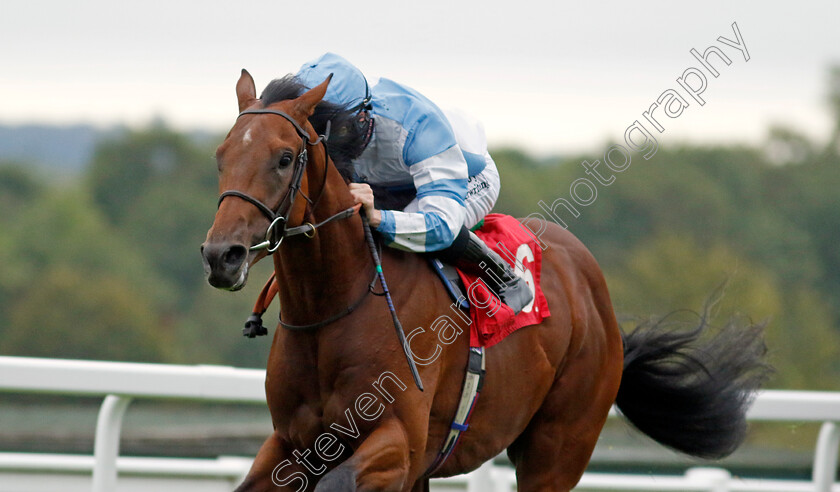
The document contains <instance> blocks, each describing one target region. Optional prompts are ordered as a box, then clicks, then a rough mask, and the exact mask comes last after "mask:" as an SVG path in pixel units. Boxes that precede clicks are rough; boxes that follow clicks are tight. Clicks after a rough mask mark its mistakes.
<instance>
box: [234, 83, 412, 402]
mask: <svg viewBox="0 0 840 492" xmlns="http://www.w3.org/2000/svg"><path fill="white" fill-rule="evenodd" d="M366 100H367V98H366ZM246 114H273V115H277V116H282V117H283V118H285V119H286V120H287V121H289V123H291V124H292V125H293V126H294V127H295V130H296V131H297V133H298V135H299V136H300V137H301V138H302V139H303V148H302V149H301V150H300V153H298V156H297V159H295V167H294V170H293V171H292V180H291V182H290V183H289V188H288V189H287V190H286V193H285V194H284V195H283V198H281V199H280V203H279V204H278V205H277V207H276V208H275V209H271V208H270V207H269V206H268V205H266V204H265V203H263V202H261V201H260V200H258V199H256V198H254V197H252V196H251V195H249V194H247V193H244V192H241V191H239V190H227V191H225V192H223V193H222V194H221V195H219V203H218V206H221V205H222V200H224V199H225V198H227V197H229V196H235V197H237V198H241V199H242V200H245V201H247V202H249V203H251V204H252V205H254V206H255V207H257V209H258V210H259V211H260V212H262V214H263V215H265V216H266V218H268V220H269V225H268V229H266V231H265V241H264V242H262V243H260V244H257V245H254V246H251V248H250V251H258V250H262V249H265V250H267V251H268V252H269V253H270V254H271V253H274V252H275V251H277V249H278V248H279V247H280V244H281V243H282V242H283V239H284V238H286V237H289V236H294V235H297V234H304V235H306V236H307V237H310V238H311V237H313V236H314V235H315V232H316V231H317V230H318V228H319V227H321V226H322V225H324V224H327V223H329V222H332V221H333V220H339V219H344V218H347V217H350V216H352V215H353V214H355V213H358V212H359V210H360V208H361V204H357V205H354V206H352V207H350V208H347V209H344V210H342V211H340V212H337V213H335V214H333V215H331V216H330V217H329V218H327V219H325V220H323V221H321V222H319V223H317V224H312V223H311V222H306V223H304V224H303V225H301V226H297V227H287V225H288V219H289V213H290V212H291V210H292V206H293V205H294V203H295V197H296V196H297V194H298V192H300V184H301V180H302V179H303V173H304V171H305V170H306V164H307V162H308V160H309V154H308V150H307V149H308V147H314V146H316V145H318V144H319V143H320V144H322V145H323V146H324V159H325V167H324V182H323V183H322V185H321V191H320V194H319V195H318V198H317V199H316V200H315V202H312V200H310V199H309V197H307V196H306V195H305V194H303V193H301V194H302V195H303V196H304V197H305V198H306V200H307V201H308V202H309V203H310V205H312V208H313V210H314V208H315V205H317V203H318V200H320V199H321V196H323V194H324V185H325V184H326V182H327V171H328V170H329V152H328V149H327V139H328V138H329V133H330V123H329V121H328V122H327V127H326V130H325V131H324V135H319V136H318V139H317V140H312V138H311V137H310V136H309V132H307V131H306V130H304V129H303V128H302V127H301V126H300V124H298V122H297V121H295V119H294V118H292V117H291V116H289V115H288V114H286V113H284V112H282V111H277V110H273V109H249V110H246V111H242V112H241V113H239V116H238V117H237V118H239V117H242V116H243V115H246ZM362 225H363V227H364V231H365V240H366V242H367V244H368V248H369V249H370V253H371V257H372V259H373V263H374V267H375V273H374V277H373V281H371V283H370V286H369V287H368V288H367V289H365V291H364V292H363V293H362V296H361V297H359V299H358V300H357V301H356V302H354V303H353V304H352V305H350V306H348V307H347V308H345V309H344V311H341V312H339V313H337V314H335V315H334V316H331V317H329V318H327V319H325V320H323V321H318V322H316V323H310V324H307V325H291V324H288V323H285V322H283V320H282V318H281V319H280V324H281V325H282V326H283V327H285V328H287V329H291V330H317V329H318V328H320V327H322V326H325V325H327V324H330V323H332V322H334V321H336V320H338V319H341V318H342V317H344V316H347V315H348V314H350V313H351V312H353V311H354V310H355V309H356V308H357V307H358V306H359V305H361V303H362V302H363V301H364V300H365V299H366V298H367V295H368V294H369V293H371V292H373V286H374V283H375V282H376V280H377V279H378V280H379V282H380V284H381V285H382V291H383V292H382V295H383V296H384V297H385V299H386V300H387V302H388V309H389V311H390V312H391V317H392V319H393V322H394V328H395V330H396V332H397V337H398V339H399V341H400V344H401V345H402V348H403V352H404V353H405V358H406V362H407V363H408V367H409V370H410V371H411V375H412V377H413V378H414V383H415V384H416V385H417V388H418V389H419V390H420V391H423V381H422V380H421V379H420V373H419V372H418V371H417V366H416V364H415V363H414V359H413V357H412V355H411V348H410V347H409V346H408V342H407V341H406V339H405V333H404V330H403V328H402V325H401V324H400V320H399V319H398V318H397V311H396V309H395V308H394V303H393V301H392V300H391V293H390V292H389V290H388V284H387V283H386V282H385V275H384V274H383V273H382V261H381V260H380V257H379V253H378V252H377V248H376V244H375V241H374V239H373V234H372V233H371V230H370V225H369V224H368V221H367V218H366V217H364V216H362ZM270 282H271V281H269V284H267V285H266V288H268V287H269V286H270ZM261 315H262V313H261V312H260V313H258V312H257V311H256V310H255V312H254V314H253V315H252V316H251V318H248V322H246V324H245V333H246V335H247V334H248V333H250V330H251V328H250V327H249V323H254V324H259V326H260V328H262V329H263V330H264V328H263V327H262V320H261V319H260V316H261ZM258 334H265V333H258ZM248 336H250V335H248Z"/></svg>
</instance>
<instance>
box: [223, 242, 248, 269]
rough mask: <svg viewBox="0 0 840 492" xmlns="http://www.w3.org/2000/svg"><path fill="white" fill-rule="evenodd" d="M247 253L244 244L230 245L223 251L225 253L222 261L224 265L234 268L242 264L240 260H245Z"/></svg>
mask: <svg viewBox="0 0 840 492" xmlns="http://www.w3.org/2000/svg"><path fill="white" fill-rule="evenodd" d="M247 254H248V250H247V249H246V248H245V246H240V245H236V246H231V247H230V248H228V250H227V251H225V254H224V256H223V257H222V262H223V263H224V265H225V267H227V268H230V269H231V270H235V269H238V268H239V267H240V266H241V265H242V262H243V261H245V256H246V255H247Z"/></svg>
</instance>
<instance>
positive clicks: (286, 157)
mask: <svg viewBox="0 0 840 492" xmlns="http://www.w3.org/2000/svg"><path fill="white" fill-rule="evenodd" d="M291 163H292V154H283V157H281V158H280V162H278V163H277V165H278V167H286V166H288V165H289V164H291Z"/></svg>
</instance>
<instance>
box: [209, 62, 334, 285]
mask: <svg viewBox="0 0 840 492" xmlns="http://www.w3.org/2000/svg"><path fill="white" fill-rule="evenodd" d="M329 80H330V79H329V77H328V78H327V80H325V81H324V82H322V83H321V84H320V85H318V86H316V87H314V88H312V89H311V90H308V91H306V92H305V93H303V94H301V95H300V96H298V97H296V98H294V99H286V100H282V101H278V102H275V103H272V104H269V105H265V104H264V103H263V101H261V100H260V99H258V98H257V97H256V87H255V85H254V79H253V78H252V77H251V75H250V74H249V73H248V72H247V71H246V70H242V76H241V77H240V78H239V81H238V82H237V84H236V96H237V99H238V101H239V117H238V118H237V120H236V122H235V123H234V125H233V128H231V130H230V132H229V133H228V134H227V136H226V137H225V140H224V142H222V144H221V145H220V146H219V148H218V149H217V150H216V162H217V165H218V169H219V192H220V198H219V208H218V210H217V212H216V216H215V220H214V221H213V225H212V227H211V228H210V230H209V231H208V232H207V239H206V240H205V242H204V244H202V246H201V254H202V257H203V260H204V269H205V273H206V274H207V281H208V282H209V283H210V285H212V286H213V287H216V288H219V289H225V290H239V289H241V288H242V287H243V286H244V285H245V282H246V281H247V279H248V270H249V268H250V267H251V266H252V265H253V264H254V263H256V262H257V261H259V260H260V259H262V258H264V257H265V256H266V255H267V254H268V253H269V252H273V251H274V250H276V249H277V247H278V246H279V244H280V242H281V241H282V239H283V235H284V233H285V230H286V227H287V226H290V225H299V224H301V223H303V221H304V216H305V214H306V210H307V200H308V198H307V197H308V196H309V181H308V179H307V174H308V173H307V169H306V168H307V162H308V160H309V158H308V156H309V154H310V153H313V152H311V151H312V150H313V148H315V147H316V145H315V144H317V142H318V141H317V140H315V141H313V140H312V139H311V138H310V135H315V130H314V128H313V127H312V125H311V124H310V123H309V121H308V118H309V117H310V116H311V115H312V114H313V112H314V110H315V106H317V105H318V103H319V102H321V99H322V98H323V97H324V94H325V93H326V91H327V86H328V84H329ZM260 115H272V116H270V117H269V116H262V117H261V116H260ZM325 157H326V156H325ZM319 160H320V159H319ZM325 163H326V159H324V160H323V162H319V164H320V165H322V166H323V165H325Z"/></svg>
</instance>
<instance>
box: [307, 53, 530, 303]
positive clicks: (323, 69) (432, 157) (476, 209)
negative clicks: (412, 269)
mask: <svg viewBox="0 0 840 492" xmlns="http://www.w3.org/2000/svg"><path fill="white" fill-rule="evenodd" d="M330 74H333V78H332V80H331V81H330V84H329V87H328V88H327V93H326V95H325V96H324V99H325V100H327V101H329V102H331V103H334V104H339V105H341V106H344V107H346V108H353V109H358V110H359V122H360V124H362V125H365V130H366V131H367V135H369V138H370V141H369V143H368V144H367V146H366V147H365V150H364V152H362V154H361V156H359V157H358V158H357V159H355V160H354V161H353V164H354V167H355V170H356V174H357V177H358V178H357V179H356V180H355V181H360V182H357V183H351V184H350V192H351V193H352V194H353V197H354V198H355V200H356V203H361V204H362V205H363V207H364V210H365V213H366V215H367V217H368V220H369V222H370V225H371V227H373V228H375V229H376V231H377V232H379V234H380V235H381V236H382V237H383V238H384V241H385V243H386V245H388V246H390V247H393V248H397V249H401V250H406V251H412V252H417V253H431V254H433V255H434V256H436V257H438V258H440V259H441V260H442V261H445V262H447V263H450V264H453V265H455V266H456V267H457V268H459V269H461V270H463V271H466V272H468V273H471V274H474V275H476V276H478V277H479V278H481V279H482V280H483V281H484V283H485V284H486V285H487V286H488V287H490V288H491V289H493V290H494V291H495V293H496V294H497V295H498V297H499V299H500V300H501V301H502V302H504V303H505V304H507V305H508V306H509V307H510V308H511V309H513V311H514V313H519V312H520V311H521V310H522V308H523V307H524V306H526V305H527V304H528V303H529V302H531V300H532V298H533V295H532V294H531V290H530V288H529V287H528V285H527V284H526V283H525V281H524V280H522V279H521V278H519V277H518V276H517V275H516V274H515V272H514V270H513V268H511V266H510V265H508V264H507V262H505V261H504V260H503V259H502V258H501V257H500V256H499V255H498V254H497V253H496V252H494V251H493V250H491V249H490V248H488V247H487V245H486V244H484V241H482V240H481V239H479V238H478V236H476V235H475V234H474V233H472V232H471V231H470V228H471V227H474V226H476V225H478V224H479V222H480V221H481V220H482V219H483V218H484V216H485V215H487V214H488V213H489V212H490V210H491V209H492V208H493V205H494V204H495V203H496V199H497V198H498V196H499V187H500V183H499V173H498V171H497V170H496V164H495V163H494V162H493V159H492V158H491V157H490V154H489V153H488V152H487V143H486V138H485V136H484V129H483V128H482V127H481V125H480V124H479V123H478V122H475V121H472V120H470V119H469V118H468V117H466V116H465V115H463V114H460V113H456V112H451V113H450V112H447V113H446V114H444V112H442V111H441V110H440V109H439V108H438V107H437V106H436V105H435V104H434V103H432V102H431V101H430V100H428V99H427V98H426V97H424V96H423V95H422V94H420V93H418V92H417V91H415V90H413V89H411V88H409V87H406V86H404V85H402V84H399V83H397V82H394V81H392V80H389V79H386V78H381V79H380V80H379V82H378V83H376V84H375V85H373V86H369V85H368V83H367V80H366V79H365V77H364V75H363V74H362V72H361V71H360V70H359V69H358V68H356V67H355V66H354V65H352V64H351V63H350V62H348V61H347V60H345V59H344V58H342V57H340V56H338V55H335V54H333V53H327V54H325V55H323V56H321V57H320V58H318V59H316V60H313V61H311V62H309V63H306V64H304V65H303V66H302V67H301V69H300V71H299V72H298V73H297V75H296V77H297V78H298V80H299V81H300V82H301V83H302V84H303V85H305V86H306V87H310V88H311V87H315V86H316V85H318V84H320V83H321V82H323V81H324V80H325V79H326V78H327V77H328V76H329V75H330ZM371 185H373V187H374V188H375V189H377V190H382V191H383V192H384V193H387V194H392V195H395V196H399V195H400V194H402V195H405V194H406V192H407V193H408V196H409V199H410V201H409V202H408V204H407V205H404V206H403V207H400V208H401V210H381V209H377V208H376V205H375V203H374V192H373V189H372V188H371ZM378 194H380V195H381V194H382V193H381V192H379V191H378ZM382 198H384V197H382V196H377V201H382Z"/></svg>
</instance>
